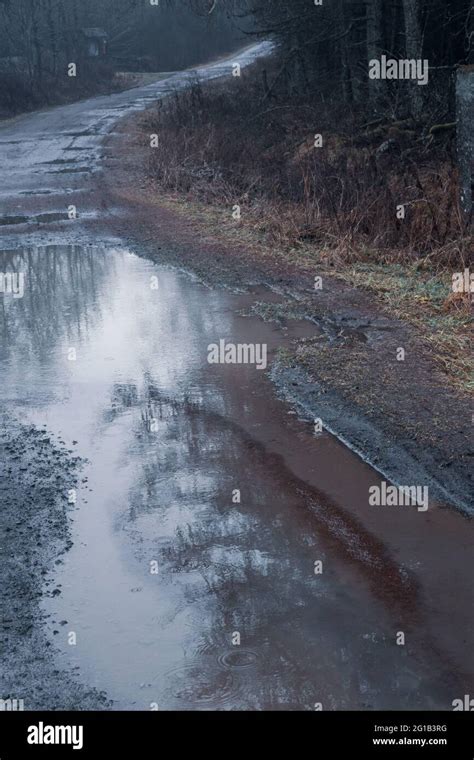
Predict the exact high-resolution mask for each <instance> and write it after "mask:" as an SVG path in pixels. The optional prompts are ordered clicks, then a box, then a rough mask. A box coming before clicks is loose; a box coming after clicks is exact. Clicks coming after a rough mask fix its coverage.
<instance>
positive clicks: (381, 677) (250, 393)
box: [0, 246, 456, 710]
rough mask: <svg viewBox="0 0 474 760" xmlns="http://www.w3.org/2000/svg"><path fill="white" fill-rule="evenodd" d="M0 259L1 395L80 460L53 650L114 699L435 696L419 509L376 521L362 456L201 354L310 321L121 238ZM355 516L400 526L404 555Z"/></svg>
mask: <svg viewBox="0 0 474 760" xmlns="http://www.w3.org/2000/svg"><path fill="white" fill-rule="evenodd" d="M1 260H2V270H3V271H10V270H11V271H16V272H18V271H22V272H25V280H24V295H23V297H22V298H13V296H10V297H8V298H7V297H4V298H2V299H0V337H1V341H2V345H1V360H2V361H1V368H0V381H1V386H2V397H3V401H4V402H5V403H6V404H8V405H9V406H10V408H12V409H14V410H15V411H16V413H17V414H19V415H20V416H21V417H22V418H23V419H27V420H31V421H33V422H34V423H35V424H37V425H39V426H43V425H45V426H46V427H47V429H48V430H49V431H51V432H52V433H54V434H55V435H57V436H60V437H61V438H62V439H63V440H64V441H65V442H66V444H67V445H68V447H69V448H70V449H71V451H72V452H74V454H79V455H81V456H83V457H85V458H87V460H88V462H87V464H86V466H85V468H84V470H83V474H82V476H81V477H82V478H83V481H82V486H81V488H80V489H79V491H78V493H77V503H76V504H75V506H71V515H72V540H73V546H72V548H71V549H70V551H69V552H68V553H67V554H65V555H63V557H62V560H61V561H60V564H57V566H56V570H55V572H54V575H53V576H52V577H51V578H50V579H49V580H50V581H51V582H52V583H51V585H50V586H49V588H51V589H53V588H54V589H57V590H58V591H60V593H55V594H54V595H52V594H50V595H48V596H47V597H46V599H45V601H44V612H45V615H46V616H47V617H46V625H47V628H48V632H49V635H50V636H51V640H52V641H54V644H55V645H56V647H57V649H58V650H59V655H58V662H59V664H60V665H63V666H64V665H67V666H68V667H72V668H76V672H78V673H79V675H80V678H81V679H83V680H84V681H85V682H86V683H87V684H89V685H95V686H97V687H98V688H99V689H104V690H106V691H107V693H108V695H109V697H110V698H112V699H113V700H114V701H115V705H114V706H115V707H117V708H132V709H144V710H148V709H150V706H153V707H156V706H157V707H158V708H159V709H165V710H166V709H215V708H222V709H272V708H273V709H315V705H316V704H318V703H321V704H322V707H323V709H358V708H359V709H370V708H379V709H390V708H400V709H415V708H421V707H423V708H428V709H430V708H442V709H449V705H450V702H451V700H452V699H453V698H454V697H455V696H456V693H454V694H453V693H452V688H454V687H453V684H452V679H451V676H449V675H447V673H449V671H450V667H451V666H450V664H449V662H444V661H443V657H442V655H441V654H439V653H438V654H436V653H435V652H436V650H437V645H436V646H435V645H434V644H433V642H430V641H429V640H428V639H427V636H428V638H429V634H427V633H426V630H425V627H424V622H423V618H422V616H421V618H420V614H421V613H420V610H421V606H420V605H421V601H420V599H419V597H418V587H417V583H415V582H414V580H413V576H412V574H411V572H412V570H413V572H414V571H415V569H416V566H419V565H420V563H421V564H423V563H424V558H423V554H422V550H421V549H420V547H419V546H418V550H417V551H416V552H415V553H410V535H411V532H413V534H415V532H416V533H417V534H418V533H419V531H418V528H419V525H420V522H419V521H420V520H421V519H423V517H422V516H420V513H419V512H417V511H416V510H407V511H406V512H405V513H404V514H403V515H401V514H397V516H396V517H393V516H392V515H391V514H390V515H389V516H383V517H382V516H381V514H382V513H379V514H378V517H377V518H374V517H373V512H372V513H370V510H369V508H368V504H367V500H368V497H367V494H368V488H369V486H370V485H372V484H374V483H377V482H379V480H380V478H379V476H377V474H376V473H375V472H374V471H373V470H371V469H370V468H369V467H368V466H366V465H365V464H364V463H362V462H361V461H360V460H359V459H358V458H357V457H356V456H355V455H354V454H352V453H351V452H350V451H348V450H347V449H346V448H344V447H343V446H342V445H341V444H339V443H338V442H337V441H336V440H335V439H334V438H332V437H331V436H329V435H327V434H325V433H323V434H322V435H315V434H314V433H313V429H312V425H311V424H309V423H305V422H303V421H300V420H298V419H297V418H296V417H295V415H294V414H293V413H292V412H291V410H290V409H289V407H287V406H286V405H285V404H284V403H282V402H280V401H278V400H277V398H276V397H275V395H274V393H273V392H272V388H271V385H270V381H269V379H268V377H267V375H266V373H265V372H263V371H259V370H258V369H256V367H255V366H254V365H251V364H209V363H208V360H207V359H208V346H209V344H212V343H219V341H220V340H222V339H224V340H226V341H231V342H233V343H234V344H249V343H258V344H264V345H267V346H268V361H269V362H270V361H271V360H272V358H273V357H274V355H275V352H276V351H277V350H278V349H279V348H280V347H281V346H282V345H283V346H284V345H285V342H289V341H291V340H292V338H293V337H295V336H297V335H301V334H302V333H303V332H304V330H310V331H311V330H315V329H316V328H313V327H306V328H305V327H302V326H301V325H298V324H295V325H293V326H291V325H290V326H289V328H288V330H287V331H286V334H284V335H282V332H281V330H277V328H276V327H274V326H273V325H272V324H269V323H265V322H263V321H260V320H258V319H257V318H254V317H252V318H249V317H245V316H243V315H242V314H241V312H242V310H245V309H246V307H248V306H249V304H250V302H251V301H252V298H253V297H254V296H251V295H245V296H236V295H233V294H230V293H227V292H216V291H215V290H210V289H208V288H206V287H204V286H203V285H201V284H199V283H198V282H196V281H194V280H193V279H192V278H191V277H190V276H188V275H186V274H184V273H180V272H176V271H174V270H171V269H168V268H165V267H157V266H155V265H154V264H152V263H151V262H148V261H146V260H144V259H142V258H139V257H138V256H136V255H134V254H133V253H132V252H129V251H126V250H103V249H100V248H89V249H88V248H80V247H66V246H64V247H60V246H55V247H53V246H51V247H48V248H37V249H24V250H17V251H10V252H8V251H4V252H2V254H1ZM268 297H269V296H268ZM237 491H238V492H240V498H239V494H238V493H237ZM372 509H373V508H372ZM384 514H385V513H384ZM445 519H446V520H448V521H449V520H450V519H451V518H450V517H446V518H445ZM452 519H455V518H452ZM370 520H372V521H376V523H377V525H378V527H379V528H380V533H381V534H383V531H384V530H386V532H387V535H388V534H390V532H391V531H399V533H400V534H401V535H403V541H404V548H403V550H402V549H400V550H399V551H400V553H399V554H398V553H397V552H398V550H397V551H395V552H393V553H392V552H391V551H390V550H388V549H387V547H386V545H385V544H384V541H383V540H381V539H380V538H375V533H374V532H372V531H371V529H370ZM390 521H394V523H393V524H390ZM384 523H385V526H384ZM373 524H374V525H375V522H374V523H373ZM441 528H442V525H441ZM440 533H443V531H442V530H441V531H440ZM425 536H426V534H425ZM414 540H415V539H414ZM419 543H420V541H419V539H418V544H419ZM403 552H405V553H406V554H405V555H404V554H403ZM410 556H411V557H412V566H410V562H409V561H407V557H408V558H409V557H410ZM426 561H427V562H428V560H426ZM433 562H434V560H433ZM318 563H322V565H319V564H318ZM424 566H425V569H426V572H427V574H429V571H430V568H429V566H427V565H426V563H425V564H424ZM321 569H322V572H319V571H320V570H321ZM429 594H430V589H428V590H424V591H423V596H424V600H423V601H424V602H426V600H427V599H428V601H429ZM428 606H429V605H428ZM420 621H421V622H420ZM400 630H401V631H405V632H406V633H407V635H408V634H409V635H410V637H411V638H410V646H407V647H404V646H397V644H396V637H397V632H398V631H400ZM72 634H74V635H72ZM58 707H60V706H58ZM78 707H80V705H78Z"/></svg>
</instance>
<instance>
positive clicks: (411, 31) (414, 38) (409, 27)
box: [403, 0, 423, 119]
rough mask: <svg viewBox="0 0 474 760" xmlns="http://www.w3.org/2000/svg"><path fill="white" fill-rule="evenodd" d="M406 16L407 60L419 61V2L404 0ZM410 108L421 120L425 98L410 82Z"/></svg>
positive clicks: (420, 53)
mask: <svg viewBox="0 0 474 760" xmlns="http://www.w3.org/2000/svg"><path fill="white" fill-rule="evenodd" d="M403 13H404V16H405V50H406V55H407V58H410V59H411V58H414V59H415V60H418V59H419V58H421V56H422V44H421V31H420V21H419V17H418V0H403ZM410 106H411V112H412V116H413V117H414V118H415V119H419V118H420V116H421V113H422V111H423V97H422V91H421V88H420V86H419V85H418V83H417V82H410Z"/></svg>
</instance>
